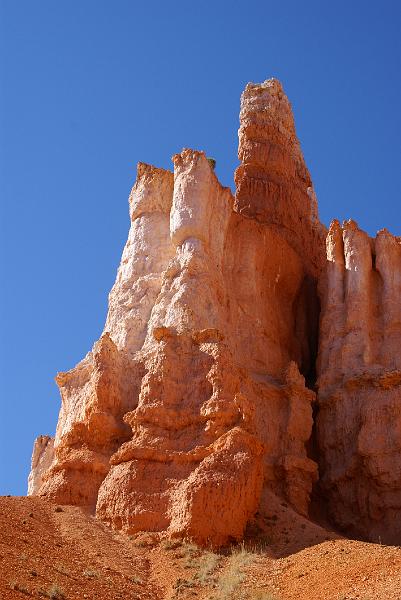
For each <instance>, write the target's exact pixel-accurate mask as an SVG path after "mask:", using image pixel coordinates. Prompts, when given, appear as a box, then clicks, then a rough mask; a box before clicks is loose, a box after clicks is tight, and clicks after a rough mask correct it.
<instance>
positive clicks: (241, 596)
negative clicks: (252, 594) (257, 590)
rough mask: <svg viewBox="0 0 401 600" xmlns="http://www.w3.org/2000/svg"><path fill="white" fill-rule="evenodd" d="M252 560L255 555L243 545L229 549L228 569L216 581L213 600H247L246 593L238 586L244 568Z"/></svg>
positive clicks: (242, 577) (241, 580)
mask: <svg viewBox="0 0 401 600" xmlns="http://www.w3.org/2000/svg"><path fill="white" fill-rule="evenodd" d="M254 558H255V554H254V553H253V552H250V551H249V550H248V549H247V548H246V547H245V545H244V544H243V543H242V544H241V545H240V546H235V547H233V548H232V549H231V556H230V557H229V559H228V567H227V568H226V569H225V570H224V571H223V573H222V574H221V575H220V577H219V579H218V581H217V590H216V594H215V595H214V596H213V600H248V598H249V594H248V592H247V591H242V590H240V589H239V586H240V585H241V583H242V582H243V581H244V578H245V575H244V572H243V569H244V567H246V566H247V565H248V564H249V563H250V562H251V561H252V560H253V559H254ZM250 600H251V599H250ZM252 600H253V598H252ZM258 600H259V599H258Z"/></svg>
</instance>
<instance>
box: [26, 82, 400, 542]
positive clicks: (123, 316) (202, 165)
mask: <svg viewBox="0 0 401 600" xmlns="http://www.w3.org/2000/svg"><path fill="white" fill-rule="evenodd" d="M239 140H240V141H239V159H240V161H241V165H240V166H239V167H238V169H237V171H236V174H235V181H236V186H237V190H236V195H235V198H234V197H233V196H232V194H231V192H230V190H229V189H228V188H224V187H222V186H221V185H220V183H219V182H218V180H217V178H216V176H215V173H214V171H213V169H212V168H211V165H210V163H209V161H208V160H207V159H206V157H205V155H204V153H203V152H197V151H193V150H187V149H186V150H183V151H182V152H181V153H180V154H177V155H176V156H174V157H173V164H174V172H173V173H171V172H169V171H165V170H162V169H157V168H155V167H152V166H150V165H144V164H142V163H140V164H139V165H138V172H137V180H136V182H135V185H134V187H133V189H132V192H131V195H130V198H129V204H130V217H131V228H130V232H129V236H128V241H127V243H126V246H125V248H124V251H123V255H122V259H121V264H120V267H119V270H118V273H117V278H116V282H115V284H114V286H113V289H112V291H111V293H110V296H109V311H108V315H107V320H106V325H105V329H104V332H103V335H102V336H101V338H100V340H99V341H98V342H96V343H95V345H94V347H93V350H92V351H91V352H90V353H89V354H88V355H87V356H86V357H85V358H84V359H83V361H81V363H79V364H78V365H77V366H76V367H75V368H74V369H72V370H71V371H69V372H68V373H60V374H58V376H57V383H58V385H59V387H60V392H61V397H62V407H61V411H60V417H59V422H58V426H57V431H56V436H55V440H54V451H53V446H52V442H50V441H49V442H47V443H46V444H45V445H43V444H42V443H37V445H36V446H35V451H34V457H33V461H32V473H31V476H30V487H29V493H30V494H36V495H43V496H45V497H48V498H49V499H52V500H54V501H57V502H59V503H66V504H78V505H90V506H96V514H97V516H98V517H99V518H100V519H102V520H104V521H106V522H108V523H110V524H111V525H112V526H113V527H115V528H118V529H121V528H122V529H124V530H125V531H128V532H136V531H141V530H150V531H167V532H168V534H170V535H179V536H187V537H191V538H193V539H195V540H196V541H197V542H199V543H208V542H210V543H212V544H214V545H221V544H224V543H227V542H228V541H229V540H230V539H240V538H241V536H242V535H243V532H244V529H245V527H246V525H247V523H248V522H249V520H250V519H251V517H252V516H253V515H254V514H255V512H256V511H257V510H259V511H263V500H262V497H264V496H262V491H263V490H269V491H270V492H273V493H274V494H276V495H277V496H278V497H279V498H281V499H283V500H285V501H286V502H287V503H289V504H290V505H291V506H292V507H293V508H294V509H295V510H296V511H297V512H299V513H301V514H303V515H305V516H307V515H308V510H309V504H310V496H311V493H312V486H313V484H314V483H315V482H317V480H318V465H317V462H318V463H319V469H320V480H319V486H320V489H321V491H322V493H323V494H324V498H325V502H326V503H327V504H328V506H329V508H330V514H331V517H332V519H333V520H334V521H335V522H336V523H337V524H338V525H339V526H342V527H345V528H347V527H348V528H349V527H351V526H352V527H353V528H354V531H355V533H356V534H358V535H365V536H372V535H373V536H377V535H381V536H382V539H385V536H386V532H387V531H389V529H392V533H391V536H392V537H391V540H393V539H394V540H396V539H401V530H396V529H394V528H391V521H392V519H393V518H395V517H396V516H397V515H398V516H399V514H400V511H401V474H400V473H398V472H397V471H396V470H395V471H394V468H395V469H396V467H395V465H396V464H398V463H397V455H398V456H399V451H400V444H401V422H400V415H399V414H398V413H397V399H398V405H399V404H400V402H399V401H400V391H399V390H400V388H399V382H400V380H401V377H400V371H399V369H400V364H399V362H400V360H401V358H400V350H399V342H400V322H401V316H400V303H399V298H400V296H399V293H400V277H401V259H400V249H401V245H400V240H398V239H397V238H394V237H393V236H391V235H390V234H387V233H381V234H379V235H378V238H377V239H376V242H375V244H374V243H373V242H372V241H371V240H369V238H368V237H367V236H366V235H365V234H363V232H360V231H359V230H358V229H357V228H356V226H355V225H354V224H352V223H348V224H346V225H345V226H344V230H343V231H342V230H341V228H340V226H339V225H338V224H334V225H332V226H331V228H330V230H329V233H328V238H327V259H326V254H325V242H324V240H325V236H326V230H325V228H324V226H323V225H322V224H321V223H320V222H319V219H318V213H317V204H316V198H315V194H314V191H313V187H312V183H311V179H310V175H309V173H308V170H307V168H306V166H305V163H304V160H303V157H302V153H301V150H300V146H299V142H298V139H297V137H296V134H295V127H294V121H293V116H292V112H291V108H290V104H289V102H288V100H287V98H286V96H285V94H284V92H283V90H282V88H281V85H280V84H279V83H278V82H277V81H276V80H268V81H266V82H264V83H263V84H260V85H253V84H252V85H251V84H249V85H248V86H247V87H246V89H245V91H244V93H243V95H242V98H241V113H240V130H239ZM343 238H344V241H343ZM372 252H374V253H375V255H376V264H375V265H373V263H372ZM344 256H345V258H344ZM369 261H370V262H369ZM319 296H320V298H319ZM320 300H321V301H322V307H323V311H322V316H321V320H320V332H319V312H320ZM318 339H320V346H319V358H318V360H317V353H318ZM397 361H398V362H397ZM316 365H317V366H318V375H319V379H318V390H319V394H318V398H317V397H316V389H317V388H316V385H315V384H316ZM313 405H314V406H315V413H317V414H318V416H317V424H316V428H313V410H312V407H313ZM382 413H384V414H385V415H386V416H385V417H382V416H381V415H382ZM375 420H378V421H379V424H378V425H376V424H375ZM386 428H389V430H388V431H387V430H386ZM315 430H316V431H315ZM371 441H373V443H372V444H371V443H370V442H371ZM398 462H399V463H400V464H401V461H398ZM390 463H391V464H390ZM390 466H392V467H393V470H392V471H391V472H390ZM389 539H390V538H389Z"/></svg>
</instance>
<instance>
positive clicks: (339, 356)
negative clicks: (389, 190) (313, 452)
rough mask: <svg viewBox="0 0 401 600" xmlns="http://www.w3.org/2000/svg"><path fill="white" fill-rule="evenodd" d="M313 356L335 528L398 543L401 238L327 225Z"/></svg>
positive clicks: (324, 478) (351, 225)
mask: <svg viewBox="0 0 401 600" xmlns="http://www.w3.org/2000/svg"><path fill="white" fill-rule="evenodd" d="M322 288H323V292H322V294H323V307H324V308H323V311H322V320H321V329H320V340H321V341H320V351H319V380H318V385H319V415H318V419H317V438H318V445H319V451H320V460H321V486H322V488H323V490H324V493H325V497H326V499H327V502H328V507H329V511H330V514H331V517H332V519H333V521H334V522H335V523H336V524H337V525H339V526H340V527H341V528H342V529H344V530H346V531H348V532H350V533H351V534H353V535H356V536H358V537H364V538H368V539H369V540H371V541H375V542H380V541H381V542H383V543H389V544H391V543H394V544H400V542H401V518H400V517H401V240H400V239H397V238H396V237H394V236H392V235H391V234H390V233H388V231H386V230H382V231H380V232H379V233H378V234H377V236H376V238H375V239H370V238H369V237H368V236H367V235H366V233H364V232H363V231H361V230H360V229H359V228H358V226H357V224H356V223H355V222H354V221H347V222H346V223H344V225H343V227H341V226H340V224H339V223H338V222H337V221H333V223H332V224H331V226H330V231H329V234H328V236H327V269H326V273H325V278H324V285H323V286H322Z"/></svg>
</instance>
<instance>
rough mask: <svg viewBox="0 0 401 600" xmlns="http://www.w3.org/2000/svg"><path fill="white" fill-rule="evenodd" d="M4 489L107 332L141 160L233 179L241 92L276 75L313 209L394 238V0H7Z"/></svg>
mask: <svg viewBox="0 0 401 600" xmlns="http://www.w3.org/2000/svg"><path fill="white" fill-rule="evenodd" d="M0 23H1V32H0V45H1V47H0V51H1V72H0V77H1V79H0V93H1V99H0V102H1V104H0V119H1V121H0V124H1V136H0V167H1V171H0V177H1V181H0V183H1V207H0V210H1V213H0V219H1V221H0V222H1V232H0V239H1V283H2V293H1V296H0V303H1V304H0V309H1V311H0V315H1V357H0V358H1V360H0V364H1V380H0V392H1V413H0V414H1V417H0V426H1V432H0V440H1V448H0V494H25V492H26V478H27V474H28V471H29V462H30V455H31V449H32V443H33V440H34V438H35V437H36V436H37V435H39V434H41V433H47V434H52V433H54V430H55V425H56V420H57V415H58V410H59V404H60V401H59V395H58V390H57V387H56V385H55V383H54V375H55V374H56V372H57V371H62V370H67V369H69V368H71V367H73V366H74V365H75V364H76V363H77V362H78V361H79V360H80V359H81V358H82V357H83V356H84V355H85V354H86V353H87V352H88V350H90V348H91V346H92V344H93V342H94V341H95V340H96V339H97V338H98V337H99V335H100V333H101V330H102V327H103V323H104V319H105V314H106V303H107V294H108V291H109V289H110V288H111V286H112V284H113V281H114V277H115V272H116V268H117V265H118V262H119V258H120V254H121V250H122V247H123V245H124V242H125V239H126V236H127V232H128V227H129V219H128V209H127V197H128V193H129V191H130V187H131V186H132V184H133V182H134V179H135V170H136V163H137V162H138V161H144V162H149V163H152V164H154V165H157V166H161V167H165V168H171V156H172V155H173V154H174V153H176V152H177V151H180V150H181V149H182V148H183V147H192V148H196V149H201V150H205V151H206V152H207V154H208V155H210V156H213V157H215V158H216V160H217V168H216V170H217V174H218V176H219V178H220V180H221V181H222V183H224V184H225V185H230V186H231V187H233V172H234V169H235V167H236V165H237V164H238V161H237V156H236V152H237V130H238V111H239V97H240V93H241V91H242V89H243V88H244V86H245V84H246V83H247V82H248V81H253V82H259V81H263V80H265V79H267V78H269V77H271V76H275V77H277V78H279V79H280V80H281V81H282V83H283V85H284V88H285V90H286V92H287V94H288V96H289V98H290V100H291V102H292V105H293V109H294V113H295V118H296V124H297V131H298V135H299V138H300V140H301V144H302V148H303V151H304V155H305V158H306V161H307V164H308V166H309V169H310V171H311V174H312V178H313V181H314V184H315V188H316V192H317V196H318V200H319V207H320V215H321V219H322V221H323V222H324V223H326V224H328V223H329V221H330V220H331V219H332V218H335V217H336V218H339V219H340V220H343V219H346V218H350V217H353V218H354V219H356V220H357V221H358V223H359V224H360V226H362V227H363V228H364V229H366V230H367V231H368V232H369V233H370V234H374V233H375V232H376V231H377V230H378V229H380V228H382V227H385V226H386V227H388V228H389V229H390V230H392V231H393V233H395V234H397V235H401V215H400V210H399V203H400V200H401V177H400V172H401V144H400V138H401V116H400V115H401V111H400V106H401V40H400V38H401V36H400V31H401V3H400V2H398V1H397V2H396V1H394V2H389V1H385V0H384V1H381V2H378V1H377V2H370V1H369V0H365V1H363V2H362V1H359V0H354V1H352V2H350V1H349V0H348V1H347V2H344V1H341V0H337V1H336V2H322V1H319V2H317V1H308V0H306V1H305V2H299V1H285V0H283V1H282V2H277V1H274V2H273V1H270V0H268V1H264V2H257V1H252V0H251V1H247V2H246V3H245V2H236V1H235V0H233V1H230V2H228V1H227V2H225V1H222V2H219V1H218V0H217V1H216V2H214V3H211V2H194V3H191V2H188V1H187V2H152V1H149V2H135V1H134V0H131V1H127V0H114V1H112V0H108V1H105V0H96V1H94V0H79V1H78V0H76V1H71V0H68V1H67V0H57V2H55V1H54V0H51V1H49V0H39V1H37V2H32V1H23V0H3V1H2V2H1V3H0Z"/></svg>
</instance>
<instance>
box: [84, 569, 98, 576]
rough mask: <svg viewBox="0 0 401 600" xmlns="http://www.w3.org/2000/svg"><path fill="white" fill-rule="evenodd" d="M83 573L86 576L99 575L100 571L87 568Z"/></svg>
mask: <svg viewBox="0 0 401 600" xmlns="http://www.w3.org/2000/svg"><path fill="white" fill-rule="evenodd" d="M83 574H84V575H85V577H99V573H98V572H97V571H90V570H85V571H84V572H83Z"/></svg>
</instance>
